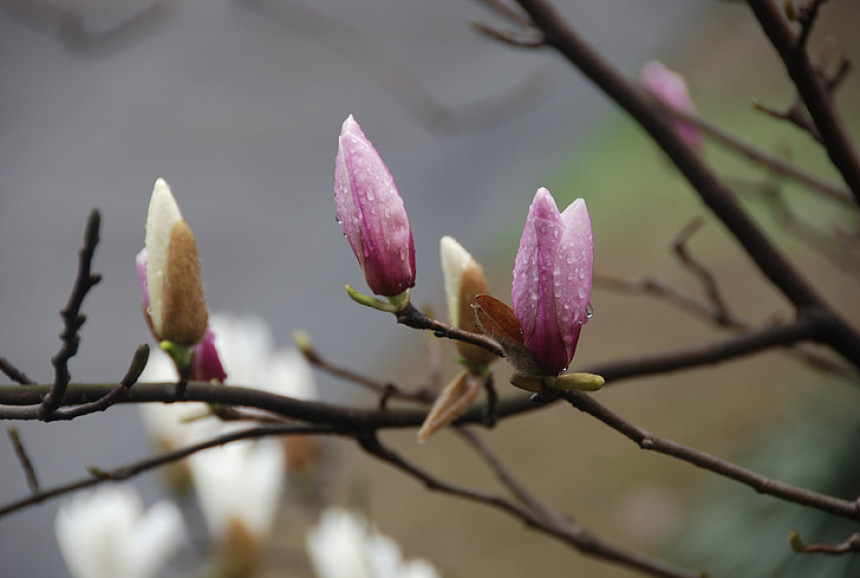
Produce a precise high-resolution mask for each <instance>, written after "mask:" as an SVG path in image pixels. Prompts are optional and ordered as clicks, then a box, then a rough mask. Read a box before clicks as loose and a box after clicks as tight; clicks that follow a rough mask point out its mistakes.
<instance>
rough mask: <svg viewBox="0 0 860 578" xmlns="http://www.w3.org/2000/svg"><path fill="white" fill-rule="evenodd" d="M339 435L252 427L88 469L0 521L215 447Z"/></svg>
mask: <svg viewBox="0 0 860 578" xmlns="http://www.w3.org/2000/svg"><path fill="white" fill-rule="evenodd" d="M338 433H342V432H341V430H340V429H338V428H337V427H333V426H280V427H255V428H251V429H247V430H243V431H239V432H233V433H229V434H225V435H221V436H218V437H215V438H212V439H210V440H207V441H205V442H201V443H198V444H194V445H191V446H188V447H185V448H181V449H178V450H174V451H171V452H167V453H164V454H160V455H157V456H154V457H151V458H147V459H145V460H140V461H138V462H133V463H131V464H128V465H125V466H122V467H119V468H116V469H113V470H102V469H100V468H97V467H90V468H89V471H90V474H91V475H90V477H87V478H84V479H81V480H77V481H74V482H71V483H68V484H63V485H60V486H55V487H53V488H50V489H48V490H44V491H40V492H38V493H35V494H33V495H32V496H29V497H27V498H22V499H20V500H16V501H13V502H9V503H8V504H6V505H4V506H2V507H0V518H2V517H4V516H8V515H9V514H11V513H13V512H17V511H18V510H21V509H23V508H26V507H27V506H32V505H34V504H40V503H42V502H45V501H47V500H50V499H53V498H56V497H58V496H63V495H65V494H70V493H72V492H76V491H78V490H82V489H84V488H89V487H91V486H95V485H98V484H101V483H104V482H107V481H113V482H119V481H124V480H128V479H130V478H133V477H135V476H137V475H139V474H142V473H144V472H146V471H149V470H151V469H153V468H157V467H159V466H163V465H165V464H169V463H171V462H176V461H179V460H181V459H183V458H186V457H188V456H190V455H191V454H194V453H197V452H199V451H203V450H205V449H208V448H214V447H216V446H220V445H224V444H227V443H230V442H234V441H238V440H245V439H255V438H261V437H266V436H275V435H305V434H319V435H333V434H338Z"/></svg>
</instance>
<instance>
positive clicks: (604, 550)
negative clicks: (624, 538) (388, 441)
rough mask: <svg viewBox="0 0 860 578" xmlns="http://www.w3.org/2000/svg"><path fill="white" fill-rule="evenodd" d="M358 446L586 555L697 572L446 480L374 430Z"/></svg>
mask: <svg viewBox="0 0 860 578" xmlns="http://www.w3.org/2000/svg"><path fill="white" fill-rule="evenodd" d="M357 439H358V442H359V443H360V444H361V447H362V448H363V449H364V450H365V451H366V452H368V453H369V454H371V455H373V456H375V457H377V458H379V459H380V460H382V461H384V462H386V463H388V464H390V465H392V466H394V467H395V468H397V469H399V470H401V471H403V472H405V473H407V474H408V475H410V476H412V477H413V478H415V479H417V480H418V481H420V482H422V483H423V484H424V485H425V486H426V487H427V488H428V489H429V490H432V491H436V492H441V493H444V494H448V495H451V496H456V497H459V498H463V499H466V500H470V501H473V502H477V503H480V504H484V505H486V506H490V507H492V508H495V509H498V510H501V511H503V512H505V513H507V514H509V515H511V516H513V517H515V518H518V519H520V520H521V521H523V522H524V523H525V524H526V525H527V526H528V527H530V528H533V529H535V530H539V531H541V532H544V533H546V534H548V535H550V536H553V537H555V538H558V539H559V540H561V541H562V542H564V543H566V544H568V545H569V546H571V547H573V548H576V549H577V550H579V551H580V552H582V553H583V554H586V555H590V556H595V557H597V558H602V559H603V560H606V561H609V562H613V563H616V564H620V565H622V566H626V567H628V568H634V569H636V570H639V571H641V572H644V573H646V574H649V575H651V576H663V577H685V578H697V577H699V576H700V574H698V573H695V572H688V571H685V570H682V569H680V568H677V567H675V566H671V565H669V564H667V563H666V562H663V561H661V560H656V559H653V558H649V557H647V556H643V555H641V554H637V553H635V552H630V551H628V550H624V549H622V548H620V547H618V546H616V545H615V544H612V543H610V542H606V541H604V540H603V539H601V538H598V537H597V536H595V535H594V534H592V533H591V532H589V531H588V530H586V529H585V528H583V527H582V526H580V525H578V524H575V523H573V522H570V521H569V520H565V519H563V518H561V517H560V516H556V515H553V517H552V519H550V520H545V519H543V518H542V517H540V516H538V515H537V514H535V513H534V512H532V511H531V510H529V509H526V508H523V507H522V506H520V505H518V504H515V503H514V502H511V501H510V500H507V499H505V498H502V497H501V496H497V495H494V494H487V493H484V492H479V491H477V490H474V489H471V488H466V487H463V486H458V485H455V484H451V483H449V482H445V481H443V480H440V479H439V478H436V477H435V476H433V475H431V474H430V473H428V472H426V471H424V470H422V469H421V468H419V467H417V466H416V465H415V464H412V463H410V462H408V461H406V460H405V459H404V458H403V457H401V456H400V455H399V454H397V453H395V452H394V451H393V450H392V449H391V448H389V447H387V446H384V445H383V444H382V443H381V442H380V441H379V438H378V437H377V436H376V433H375V432H368V433H366V434H361V435H359V436H358V438H357Z"/></svg>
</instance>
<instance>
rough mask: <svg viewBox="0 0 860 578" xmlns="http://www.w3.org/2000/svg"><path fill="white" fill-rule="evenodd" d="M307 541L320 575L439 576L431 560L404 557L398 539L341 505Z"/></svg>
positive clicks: (368, 577) (324, 517)
mask: <svg viewBox="0 0 860 578" xmlns="http://www.w3.org/2000/svg"><path fill="white" fill-rule="evenodd" d="M306 543H307V547H308V553H309V554H310V558H311V564H312V566H313V567H314V570H315V572H316V575H317V578H439V573H438V572H436V569H435V568H434V567H433V565H432V564H430V563H429V562H427V561H426V560H410V561H404V560H403V555H402V553H401V551H400V546H398V545H397V542H395V541H394V540H392V539H391V538H389V537H388V536H383V535H381V534H380V533H379V532H378V531H377V530H376V529H375V528H373V527H371V526H370V525H369V524H368V522H367V520H366V519H365V518H364V517H363V516H361V515H360V514H356V513H353V512H349V511H347V510H343V509H341V508H327V509H326V510H325V511H324V512H323V513H322V516H320V521H319V524H317V526H316V527H314V528H312V529H311V530H309V531H308V534H307V537H306Z"/></svg>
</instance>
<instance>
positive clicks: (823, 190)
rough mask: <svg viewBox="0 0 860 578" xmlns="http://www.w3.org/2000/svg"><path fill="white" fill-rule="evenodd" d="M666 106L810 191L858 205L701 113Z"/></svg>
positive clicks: (822, 182) (721, 141) (681, 117)
mask: <svg viewBox="0 0 860 578" xmlns="http://www.w3.org/2000/svg"><path fill="white" fill-rule="evenodd" d="M664 108H665V110H666V111H667V112H669V113H670V114H671V115H673V116H675V117H677V118H678V119H679V120H683V121H684V122H688V123H690V124H693V125H695V126H696V127H697V128H698V129H699V130H700V131H701V132H702V133H703V134H705V135H706V136H707V137H709V138H711V139H712V140H713V141H715V142H717V143H719V144H721V145H723V146H724V147H726V148H727V149H729V150H732V151H735V152H737V153H739V154H741V155H743V156H745V157H746V158H748V159H750V160H751V161H753V162H756V163H758V164H760V165H762V166H765V167H767V168H769V169H771V170H773V171H775V172H777V173H779V174H782V175H785V176H787V177H789V178H792V179H794V180H796V181H797V182H799V183H802V184H804V185H806V186H807V187H808V188H809V189H810V190H813V191H816V192H818V193H820V194H821V195H822V196H823V197H825V198H827V199H830V200H833V201H836V202H838V203H842V204H844V205H848V206H851V207H855V208H856V207H857V204H856V202H855V200H854V197H852V196H851V194H850V193H848V192H847V191H845V190H842V189H839V188H837V187H835V186H833V185H831V184H829V183H826V182H824V181H822V180H821V179H819V178H818V177H817V176H815V175H812V174H810V173H808V172H806V171H803V170H801V169H800V168H798V167H797V165H795V164H794V163H790V162H787V161H786V160H784V159H782V158H780V157H778V156H776V155H773V154H771V153H769V152H767V151H765V150H763V149H760V148H758V147H756V146H755V145H753V144H751V143H748V142H745V141H743V140H741V139H740V138H739V137H737V136H736V135H734V134H732V133H730V132H728V131H726V130H723V129H722V128H720V127H718V126H717V125H715V124H713V123H711V122H708V121H707V120H705V119H704V118H702V117H701V116H699V115H697V114H694V113H691V112H685V111H682V110H679V109H676V108H671V107H664Z"/></svg>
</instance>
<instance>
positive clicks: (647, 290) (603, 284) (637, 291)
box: [594, 274, 860, 380]
mask: <svg viewBox="0 0 860 578" xmlns="http://www.w3.org/2000/svg"><path fill="white" fill-rule="evenodd" d="M594 285H595V286H596V287H600V288H603V289H607V290H609V291H615V292H618V293H626V294H630V295H643V294H647V295H652V296H654V297H657V298H659V299H662V300H664V301H666V302H667V303H670V304H671V305H673V306H675V307H677V308H678V309H680V310H681V311H685V312H687V313H690V314H692V315H695V316H696V317H698V318H699V319H702V320H703V321H707V322H713V323H715V324H718V325H720V326H721V327H725V328H727V329H732V330H734V331H743V332H754V331H756V327H755V326H753V325H752V324H751V323H747V322H746V321H744V320H742V319H740V318H738V317H735V316H729V317H728V318H726V319H722V320H721V319H720V317H719V315H718V313H717V311H715V310H714V309H713V307H711V306H710V305H708V304H706V303H703V302H702V301H700V300H698V299H696V298H695V297H693V296H692V295H690V294H689V293H686V292H684V291H683V290H681V289H680V288H679V287H677V286H675V285H672V284H671V283H669V282H667V281H665V280H664V279H661V278H660V277H656V276H654V275H645V276H643V277H639V278H638V279H622V278H620V277H615V276H613V275H606V274H599V275H598V274H595V276H594ZM785 347H786V352H787V353H788V354H789V355H791V356H792V357H795V358H797V359H799V360H801V361H803V362H804V363H808V364H809V365H810V366H812V367H814V368H816V369H820V370H823V371H828V372H830V373H834V374H836V375H840V376H842V377H846V378H848V379H852V380H856V379H858V378H860V371H858V370H857V369H856V368H855V367H854V366H852V365H848V364H846V363H844V362H842V361H841V360H836V359H832V358H830V357H828V356H827V355H824V354H822V353H820V352H819V351H816V350H815V349H814V348H813V347H812V346H810V345H808V344H805V343H790V344H786V345H785Z"/></svg>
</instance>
